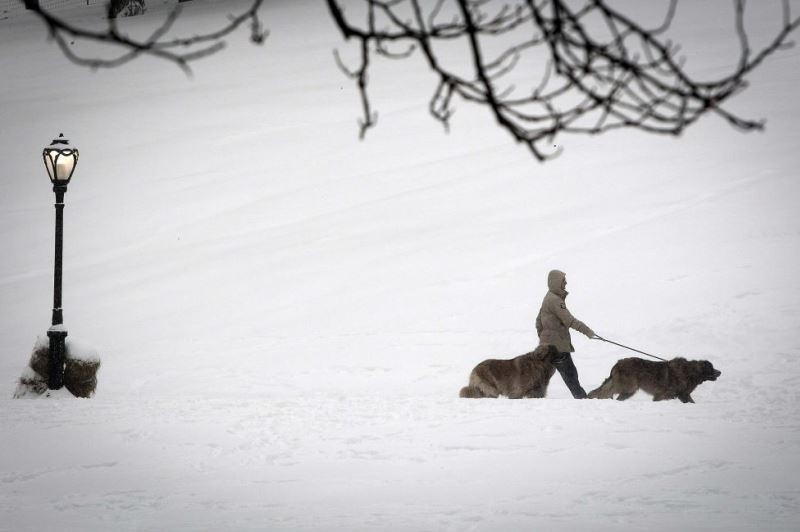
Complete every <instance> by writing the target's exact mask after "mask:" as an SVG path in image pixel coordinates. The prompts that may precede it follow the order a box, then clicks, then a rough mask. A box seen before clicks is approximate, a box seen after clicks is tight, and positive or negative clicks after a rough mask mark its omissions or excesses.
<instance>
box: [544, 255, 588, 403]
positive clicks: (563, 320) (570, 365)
mask: <svg viewBox="0 0 800 532" xmlns="http://www.w3.org/2000/svg"><path fill="white" fill-rule="evenodd" d="M547 288H548V291H547V294H545V296H544V300H543V301H542V308H541V310H539V315H538V316H537V317H536V332H537V333H538V335H539V345H544V344H550V345H554V346H555V347H556V349H558V352H559V356H558V358H557V359H556V360H555V361H554V362H555V366H556V369H557V370H558V373H559V374H560V375H561V378H562V379H564V383H565V384H566V385H567V388H569V391H570V392H571V393H572V396H573V397H574V398H575V399H585V398H586V390H584V389H583V388H582V387H581V383H580V381H579V380H578V369H577V368H576V367H575V363H574V362H573V361H572V353H573V352H575V348H574V347H572V339H571V338H570V335H569V330H570V328H572V329H575V330H576V331H578V332H581V333H583V334H585V335H586V336H588V337H589V338H594V337H595V334H594V331H593V330H592V329H590V328H589V327H588V326H587V325H586V324H585V323H583V322H582V321H580V320H578V319H576V318H575V317H574V316H573V315H572V314H571V313H570V311H569V310H567V304H566V302H565V299H566V298H567V294H568V292H567V276H566V274H565V273H564V272H562V271H559V270H553V271H551V272H550V273H549V274H547Z"/></svg>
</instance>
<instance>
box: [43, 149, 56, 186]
mask: <svg viewBox="0 0 800 532" xmlns="http://www.w3.org/2000/svg"><path fill="white" fill-rule="evenodd" d="M55 153H58V152H54V151H52V150H45V152H44V166H45V168H47V175H48V176H49V177H50V181H55V180H56V173H55V171H54V168H53V155H54V154H55Z"/></svg>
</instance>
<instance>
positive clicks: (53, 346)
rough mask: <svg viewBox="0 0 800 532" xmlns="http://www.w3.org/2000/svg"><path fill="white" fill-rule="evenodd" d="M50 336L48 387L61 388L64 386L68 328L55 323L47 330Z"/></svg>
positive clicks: (52, 388)
mask: <svg viewBox="0 0 800 532" xmlns="http://www.w3.org/2000/svg"><path fill="white" fill-rule="evenodd" d="M47 337H48V338H50V353H49V357H48V361H47V362H48V364H47V367H48V372H49V373H50V374H49V375H48V376H47V387H48V388H49V389H51V390H59V389H61V387H62V386H64V361H65V358H66V356H65V355H66V338H67V330H66V329H65V328H64V326H63V325H54V326H52V327H50V329H48V331H47Z"/></svg>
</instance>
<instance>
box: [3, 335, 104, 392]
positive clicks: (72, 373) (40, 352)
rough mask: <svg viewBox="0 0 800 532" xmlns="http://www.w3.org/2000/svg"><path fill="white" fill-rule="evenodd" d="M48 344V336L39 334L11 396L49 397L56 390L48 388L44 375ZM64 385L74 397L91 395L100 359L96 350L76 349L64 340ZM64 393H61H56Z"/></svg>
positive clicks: (47, 358)
mask: <svg viewBox="0 0 800 532" xmlns="http://www.w3.org/2000/svg"><path fill="white" fill-rule="evenodd" d="M49 353H50V343H49V340H48V339H47V338H42V337H39V338H37V340H36V344H35V345H34V346H33V352H32V353H31V358H30V361H29V362H28V367H27V368H25V370H24V371H23V372H22V375H21V376H20V378H19V384H18V385H17V389H16V391H15V392H14V398H15V399H19V398H23V397H39V396H46V397H50V396H51V395H53V394H54V392H57V391H56V390H48V389H47V376H48V375H49V371H50V368H49ZM65 358H66V360H65V365H64V388H66V389H67V390H68V391H69V392H70V393H71V394H72V395H74V396H75V397H91V396H92V395H94V392H95V389H96V388H97V371H98V370H99V369H100V359H99V358H98V357H97V354H96V352H94V351H92V350H87V349H83V348H76V347H75V344H74V343H73V342H70V341H69V340H67V342H66V346H65ZM56 395H63V394H56Z"/></svg>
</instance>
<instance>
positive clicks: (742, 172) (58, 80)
mask: <svg viewBox="0 0 800 532" xmlns="http://www.w3.org/2000/svg"><path fill="white" fill-rule="evenodd" d="M220 5H223V3H221V2H216V3H215V2H201V1H195V2H190V3H188V4H187V8H186V10H185V13H184V18H183V19H182V21H181V24H182V25H184V26H189V25H192V27H195V28H196V27H202V26H204V25H207V26H208V27H211V26H212V25H214V24H215V23H216V24H218V23H219V21H220V20H221V19H222V18H224V16H225V15H226V13H227V12H228V8H226V7H220ZM224 5H225V6H230V5H232V4H231V3H225V4H224ZM697 5H698V6H701V8H702V9H703V10H707V11H706V12H705V15H706V16H696V15H697V14H693V15H692V16H688V15H686V16H683V18H682V19H680V20H679V21H676V24H680V27H682V28H685V29H686V32H685V35H681V36H680V37H681V39H682V41H683V42H684V50H685V52H686V54H687V56H688V58H689V59H688V61H689V63H688V65H689V67H690V68H691V69H692V70H693V71H694V72H697V73H700V74H703V73H706V74H708V75H713V74H715V73H718V72H720V71H724V70H725V69H726V68H730V67H731V66H732V64H731V62H732V61H733V59H732V57H733V56H732V55H730V53H727V52H731V50H734V51H735V46H736V42H735V40H734V41H733V44H731V40H730V39H731V38H732V36H731V35H726V34H723V33H721V31H720V30H719V28H723V27H725V26H729V25H730V24H728V21H729V19H725V18H724V17H720V16H713V15H712V12H713V9H716V8H717V7H718V6H719V5H724V6H729V4H728V3H727V2H722V3H721V4H714V3H712V2H703V3H698V4H697ZM758 9H762V6H758ZM764 9H765V10H766V9H767V8H766V7H764ZM96 13H97V10H96V9H92V8H88V9H82V10H75V11H74V12H67V14H66V16H69V17H75V19H76V20H84V19H87V20H88V19H91V18H92V17H93V16H95V15H96ZM161 13H162V12H161V11H160V10H159V9H156V8H154V9H151V11H150V13H149V14H148V15H147V16H145V17H140V18H138V19H133V20H131V21H129V22H128V23H129V24H131V25H132V26H133V27H137V26H139V25H148V24H154V23H155V21H156V20H157V17H158V16H160V14H161ZM760 13H761V15H762V16H761V18H759V20H753V21H752V24H753V26H752V27H753V30H754V32H755V34H756V35H758V36H761V37H764V36H766V35H768V34H769V30H770V25H769V24H768V21H769V20H773V19H772V17H771V16H768V15H770V14H769V13H767V11H763V12H760ZM773 15H774V13H773ZM679 16H682V15H681V12H679ZM264 17H265V23H266V25H267V26H268V27H269V29H270V30H271V35H270V38H269V39H268V41H267V42H266V44H265V45H264V46H263V47H253V46H251V45H250V44H249V43H248V42H247V39H246V35H244V34H240V35H236V36H234V37H233V38H232V39H231V40H230V43H229V44H230V45H229V48H228V50H226V51H225V52H224V53H222V54H219V55H217V56H214V57H211V58H208V59H206V60H204V61H202V62H200V63H197V64H196V65H195V67H194V70H195V75H194V77H193V78H191V79H187V78H186V77H185V76H184V75H183V74H182V73H181V72H180V71H179V69H177V68H176V67H174V66H172V65H169V64H165V63H163V62H159V61H156V60H150V59H143V60H140V61H137V62H135V63H132V64H130V65H128V66H126V67H124V68H121V69H117V70H112V71H99V72H89V71H85V70H82V69H80V68H77V67H75V66H74V65H72V64H70V63H68V62H67V60H66V59H64V58H63V57H62V56H61V55H60V54H59V52H58V51H57V49H56V48H55V47H54V46H53V45H52V44H50V43H48V41H47V39H46V34H45V31H44V29H43V28H42V27H41V26H40V24H39V23H38V22H37V21H35V20H33V19H30V18H28V17H27V16H21V17H17V18H13V19H9V20H5V21H0V72H1V73H2V74H1V75H0V76H1V77H2V92H0V161H2V174H0V175H2V192H1V193H0V250H2V252H0V257H2V259H0V337H1V338H2V339H3V340H2V342H0V387H2V388H4V389H5V391H4V392H3V391H2V389H0V427H2V430H1V431H0V516H2V517H0V530H9V531H11V530H13V531H19V530H342V531H360V530H363V531H378V530H415V531H416V530H420V531H421V530H430V531H443V530H481V531H493V530H500V529H505V530H565V531H566V530H675V529H683V530H726V531H728V530H796V529H797V523H798V522H800V480H798V473H800V415H799V414H800V409H798V400H799V399H800V397H799V396H800V394H798V387H800V365H799V364H798V360H799V359H798V355H800V348H798V330H800V278H798V275H797V269H798V267H797V266H798V259H800V214H798V198H799V197H800V180H798V177H799V176H798V168H800V164H799V163H800V138H798V135H797V127H798V126H797V124H798V123H800V103H798V101H797V90H798V87H800V50H799V49H797V48H793V49H790V50H787V51H783V52H781V53H780V54H779V55H777V56H775V57H773V58H772V59H771V60H770V61H768V62H766V63H765V64H764V65H763V67H762V68H761V69H760V70H759V71H758V72H757V73H756V75H755V76H753V78H752V86H751V88H750V89H749V90H748V91H746V92H745V93H743V94H742V95H741V96H740V97H739V98H738V99H737V100H735V101H734V102H733V103H732V107H733V109H735V110H736V111H738V112H740V113H742V114H744V115H745V116H746V117H748V118H761V117H764V118H766V119H767V120H768V122H767V129H766V131H765V132H763V133H753V134H742V133H740V132H737V131H734V130H732V129H730V128H729V127H728V126H727V125H726V124H725V123H723V122H722V121H721V120H720V119H718V118H714V117H708V118H706V119H704V120H702V121H701V122H700V123H698V124H697V125H696V126H695V127H694V128H692V129H690V130H689V131H688V132H687V133H686V134H685V135H684V136H683V137H681V138H679V139H672V138H662V137H653V136H643V135H641V134H636V133H633V132H622V133H616V134H609V135H604V136H600V137H596V138H580V137H563V138H560V139H559V142H560V143H561V145H562V146H563V148H564V153H563V155H562V156H561V157H560V158H558V159H556V160H554V161H552V162H550V163H547V164H545V165H540V164H537V163H536V162H535V161H534V160H533V159H532V158H531V157H530V155H529V154H528V153H527V152H526V151H525V150H524V149H523V148H521V147H519V146H517V145H515V144H514V143H513V142H512V141H511V140H510V139H509V137H508V136H507V135H506V134H504V133H503V132H502V131H499V130H498V129H497V128H496V127H495V126H494V121H493V119H492V118H491V117H490V116H489V115H488V114H487V113H486V112H484V111H483V110H480V109H475V108H472V107H470V106H469V105H467V104H461V105H459V107H458V111H457V113H456V115H455V118H454V120H453V124H452V126H453V127H452V131H451V133H450V134H444V133H443V132H442V130H441V127H440V126H439V125H438V124H437V123H435V122H434V121H433V120H432V119H431V118H430V117H429V116H428V115H427V101H428V97H429V95H430V93H431V91H432V90H433V88H434V80H433V79H432V78H430V77H429V76H428V75H427V74H426V73H425V70H424V67H423V65H422V63H421V61H420V60H419V59H417V60H409V61H405V62H399V63H398V62H385V61H384V62H379V63H377V64H375V65H374V67H375V70H374V72H373V74H372V78H371V82H372V87H373V88H372V91H371V94H372V97H373V103H374V104H375V105H376V107H377V109H378V111H379V113H380V117H379V127H378V128H377V129H375V130H372V131H370V133H369V134H368V137H367V140H366V141H365V142H359V141H358V139H357V125H356V119H357V118H358V113H359V109H360V107H359V101H358V97H357V94H356V92H355V88H354V87H353V85H352V84H351V82H350V81H349V80H347V79H345V78H344V76H343V75H342V73H341V72H340V71H339V70H338V69H337V67H336V64H335V62H334V60H333V55H332V50H333V49H334V48H340V49H341V50H342V51H343V52H344V53H345V55H346V56H347V57H353V56H352V53H353V51H352V50H350V49H348V48H347V47H346V46H345V45H343V43H342V42H341V40H340V36H339V34H338V33H337V32H336V30H335V29H334V27H333V24H332V22H331V21H330V19H329V16H328V14H327V11H326V8H325V7H324V5H323V3H322V2H315V1H312V0H298V1H294V2H272V3H269V4H268V5H267V7H266V9H265V13H264ZM757 40H758V39H756V41H757ZM726 43H727V44H726ZM754 44H757V42H756V43H754ZM726 46H728V47H731V46H732V47H733V48H731V49H730V50H729V49H728V48H726ZM62 131H63V132H64V133H65V134H66V135H67V136H68V137H70V138H71V140H72V141H73V143H74V144H75V145H76V146H77V147H78V148H79V149H80V153H81V159H80V163H79V165H78V168H77V171H76V174H75V177H74V178H73V181H72V183H71V184H70V185H69V191H68V193H67V195H66V204H67V206H66V211H65V258H64V315H65V324H66V326H67V328H68V330H69V340H70V341H73V342H75V344H74V345H75V346H79V345H81V344H82V345H86V346H91V348H94V349H96V350H97V351H98V352H99V354H100V356H101V358H102V361H103V366H102V368H101V370H100V374H99V387H98V392H97V395H96V396H95V397H94V398H93V399H90V400H77V399H71V398H65V397H62V398H57V399H51V400H12V399H11V395H12V393H13V391H14V388H15V386H16V379H17V378H18V377H19V375H20V374H21V372H22V369H23V367H24V366H25V364H26V362H27V358H28V356H29V354H30V351H31V349H32V347H33V345H34V343H35V340H36V338H37V336H41V335H43V334H44V333H45V331H46V330H47V328H48V327H49V325H50V323H49V319H50V309H51V305H52V253H53V251H52V247H53V246H52V238H53V236H52V231H53V207H52V201H53V194H52V191H51V189H50V186H49V182H48V181H47V177H46V174H45V170H44V168H43V165H42V163H41V157H40V153H41V148H42V147H43V146H44V145H45V144H47V143H49V141H50V139H51V138H53V136H54V135H57V134H58V133H60V132H62ZM553 268H559V269H562V270H564V271H566V272H567V275H568V278H569V282H570V284H569V288H570V291H571V295H570V297H569V299H568V303H569V306H570V309H571V310H572V312H573V313H574V314H575V315H576V316H578V317H579V318H580V319H583V320H584V321H585V322H586V323H588V324H589V325H590V326H591V327H592V328H594V330H595V331H597V333H598V334H600V335H602V336H605V337H607V338H610V339H613V340H616V341H619V342H622V343H625V344H628V345H632V346H635V347H638V348H640V349H644V350H645V351H649V352H652V353H655V354H659V355H661V356H668V357H671V356H677V355H680V356H685V357H687V358H705V359H709V360H711V361H712V362H713V363H714V365H715V366H716V367H718V368H719V369H720V370H721V371H722V373H723V374H722V377H721V378H720V379H719V380H718V381H717V382H715V383H705V384H703V385H701V386H700V387H699V388H698V389H697V391H696V392H695V393H694V398H695V400H696V401H697V404H694V405H691V404H690V405H684V404H681V403H679V402H677V401H670V402H662V403H654V402H652V401H650V400H649V398H648V397H647V396H645V395H642V394H639V395H637V396H635V397H634V398H632V399H631V400H629V401H626V402H624V403H620V402H615V401H574V400H572V399H571V398H570V396H569V393H568V391H567V389H566V387H565V386H564V384H563V382H562V381H561V380H560V378H559V377H558V376H556V377H554V379H553V381H552V382H551V386H550V393H549V396H548V397H547V398H546V399H543V400H521V401H511V400H507V399H498V400H484V401H469V400H461V399H458V398H457V394H458V390H459V388H460V387H461V386H463V385H464V384H465V383H466V380H467V375H468V374H469V371H470V369H471V368H472V367H473V366H474V365H475V364H476V363H477V362H479V361H480V360H482V359H484V358H490V357H491V358H506V357H511V356H515V355H517V354H521V353H523V352H526V351H528V350H530V349H531V348H532V347H533V346H534V345H535V343H536V335H535V330H534V325H533V322H534V319H535V316H536V313H537V311H538V308H539V304H540V302H541V298H542V297H543V295H544V293H545V290H546V286H545V279H546V275H547V272H548V271H549V270H550V269H553ZM574 343H575V346H576V349H577V352H576V354H575V361H576V364H577V366H578V369H579V371H580V375H581V380H582V382H583V384H584V386H585V387H586V388H587V389H591V388H593V387H595V386H597V385H598V384H599V383H600V382H602V380H603V378H605V377H606V376H607V375H608V371H609V369H610V368H611V366H612V365H613V363H614V362H615V361H616V360H617V359H619V358H623V357H626V356H629V355H630V354H631V353H629V352H626V351H624V350H622V349H619V348H616V347H614V346H611V345H608V344H603V343H600V342H598V341H590V340H588V339H586V338H585V337H583V336H581V335H577V334H576V335H575V336H574Z"/></svg>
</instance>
